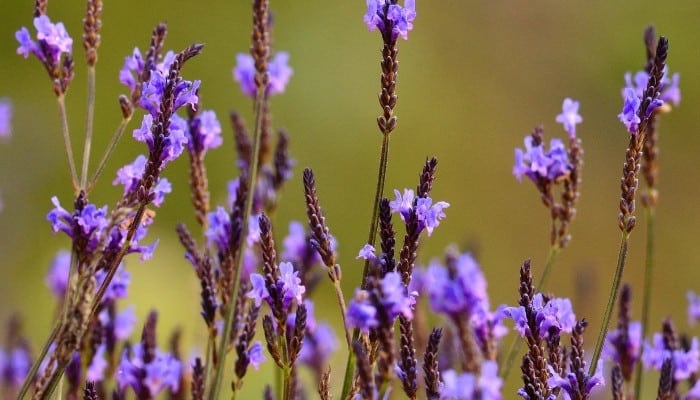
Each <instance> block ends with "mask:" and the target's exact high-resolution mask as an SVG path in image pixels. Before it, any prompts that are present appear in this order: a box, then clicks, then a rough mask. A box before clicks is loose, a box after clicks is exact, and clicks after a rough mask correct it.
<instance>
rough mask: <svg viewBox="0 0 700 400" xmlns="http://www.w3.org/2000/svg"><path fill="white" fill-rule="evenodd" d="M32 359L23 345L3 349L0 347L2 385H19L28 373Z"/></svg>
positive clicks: (0, 379) (0, 377) (0, 378)
mask: <svg viewBox="0 0 700 400" xmlns="http://www.w3.org/2000/svg"><path fill="white" fill-rule="evenodd" d="M31 366H32V360H31V358H30V356H29V351H28V350H27V348H26V347H24V346H18V347H15V348H13V349H10V350H7V351H4V350H3V349H1V348H0V382H2V383H3V386H9V387H19V386H20V385H22V382H23V381H24V378H25V377H26V376H27V374H28V373H29V369H30V368H31Z"/></svg>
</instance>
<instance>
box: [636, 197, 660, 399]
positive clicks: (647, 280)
mask: <svg viewBox="0 0 700 400" xmlns="http://www.w3.org/2000/svg"><path fill="white" fill-rule="evenodd" d="M645 211H646V217H647V245H646V260H645V266H644V293H643V295H642V339H644V338H645V337H646V334H647V330H648V329H649V310H650V309H651V283H652V280H653V278H654V277H653V271H654V222H655V215H656V212H655V211H656V210H655V208H654V206H648V207H646V210H645ZM643 351H644V347H643V346H642V347H640V349H639V359H640V360H641V359H642V352H643ZM642 375H643V374H642V363H641V362H639V361H637V366H636V368H635V380H634V393H640V390H641V389H642V380H643V379H644V377H643V376H642Z"/></svg>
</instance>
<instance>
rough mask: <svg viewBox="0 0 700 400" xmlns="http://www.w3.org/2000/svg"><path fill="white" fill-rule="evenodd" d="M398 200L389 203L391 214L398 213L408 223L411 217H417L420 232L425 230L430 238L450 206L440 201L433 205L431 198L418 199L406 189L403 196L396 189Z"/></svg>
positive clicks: (411, 191)
mask: <svg viewBox="0 0 700 400" xmlns="http://www.w3.org/2000/svg"><path fill="white" fill-rule="evenodd" d="M394 195H395V196H396V200H393V201H391V202H389V207H390V208H391V212H393V213H398V214H399V215H400V216H401V219H402V220H403V221H408V220H409V219H410V218H411V215H415V217H416V218H417V220H418V232H421V231H423V230H424V229H425V230H426V231H427V232H428V236H430V235H432V233H433V229H435V228H437V227H438V225H440V220H441V219H443V218H445V212H444V211H443V210H444V209H445V208H447V207H449V206H450V204H449V203H447V202H445V201H438V202H436V203H435V204H433V200H432V199H431V198H430V197H418V198H416V195H415V193H414V192H413V190H411V189H404V191H403V196H402V195H401V192H399V191H398V190H396V189H394Z"/></svg>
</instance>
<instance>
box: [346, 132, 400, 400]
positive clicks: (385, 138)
mask: <svg viewBox="0 0 700 400" xmlns="http://www.w3.org/2000/svg"><path fill="white" fill-rule="evenodd" d="M389 135H390V133H385V134H383V135H382V148H381V153H380V156H379V172H378V173H377V187H376V190H375V192H374V207H373V208H372V220H371V221H370V222H369V237H368V238H367V243H368V244H370V245H372V246H374V240H375V238H376V236H377V226H378V225H379V202H380V201H381V200H382V196H383V195H384V181H385V180H386V168H387V165H388V164H389ZM368 273H369V260H366V261H365V266H364V268H363V270H362V287H363V288H364V287H365V286H366V284H367V274H368ZM359 337H360V331H359V330H358V329H354V330H353V333H352V338H353V340H357V339H358V338H359ZM354 376H355V353H354V352H353V351H352V342H351V341H350V342H349V344H348V361H347V363H346V364H345V377H344V378H343V391H342V394H341V399H345V398H346V397H347V396H348V394H349V393H350V389H351V386H352V380H353V377H354Z"/></svg>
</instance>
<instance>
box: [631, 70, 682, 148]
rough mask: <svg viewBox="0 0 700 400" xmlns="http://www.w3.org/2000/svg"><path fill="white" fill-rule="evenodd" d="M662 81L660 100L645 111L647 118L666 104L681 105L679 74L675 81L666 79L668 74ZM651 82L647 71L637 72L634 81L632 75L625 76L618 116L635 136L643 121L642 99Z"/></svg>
mask: <svg viewBox="0 0 700 400" xmlns="http://www.w3.org/2000/svg"><path fill="white" fill-rule="evenodd" d="M663 76H664V78H663V79H662V81H661V84H660V86H659V90H660V93H661V95H660V96H659V98H655V99H653V101H652V102H651V103H649V106H648V107H647V109H646V110H645V111H644V112H645V116H646V117H649V116H650V115H651V113H652V112H654V111H655V110H656V109H657V108H659V107H661V106H663V105H664V103H665V102H669V101H670V102H672V103H674V105H678V104H679V103H680V96H681V94H680V89H679V88H678V80H679V76H678V74H674V76H673V81H669V80H668V78H666V73H665V72H664V74H663ZM648 82H649V74H648V73H647V72H645V71H640V72H637V73H636V74H635V75H634V79H632V76H631V74H629V73H627V74H625V87H624V88H623V89H622V99H623V105H622V112H621V113H620V114H619V115H618V116H617V117H618V119H619V120H620V122H622V123H623V124H624V125H625V127H626V128H627V131H629V132H630V133H631V134H632V135H635V134H636V133H637V131H638V130H639V124H640V123H641V119H640V117H639V107H640V106H641V104H642V100H643V99H642V97H643V96H644V91H645V90H646V87H647V83H648Z"/></svg>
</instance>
